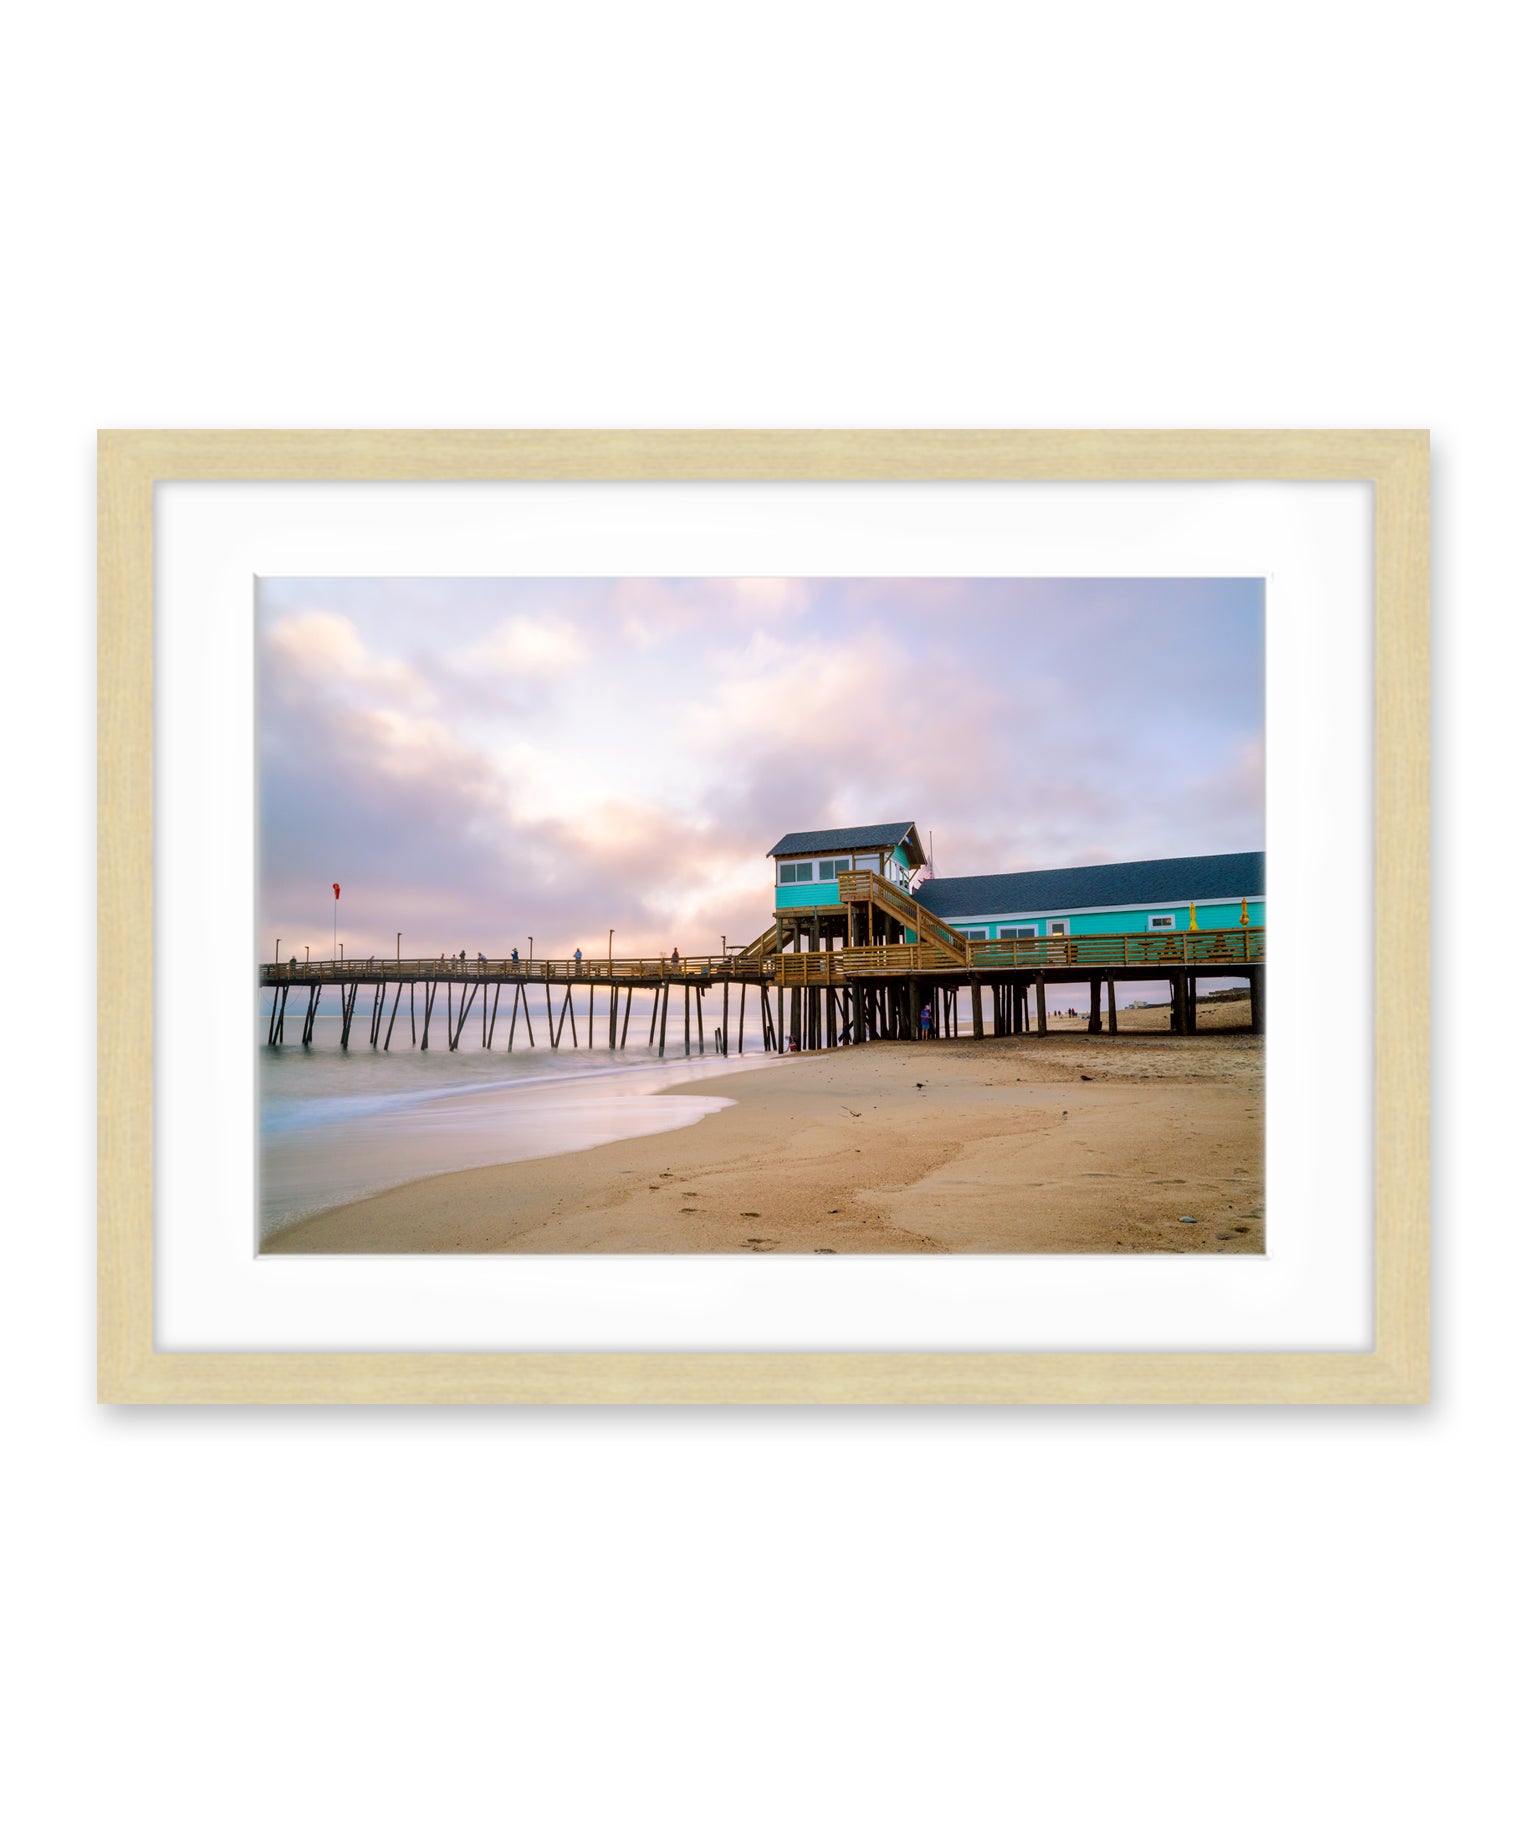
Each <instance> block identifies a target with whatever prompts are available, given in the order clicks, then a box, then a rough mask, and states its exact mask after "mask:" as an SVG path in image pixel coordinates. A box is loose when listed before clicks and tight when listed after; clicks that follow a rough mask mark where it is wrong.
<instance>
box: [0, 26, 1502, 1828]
mask: <svg viewBox="0 0 1538 1846" xmlns="http://www.w3.org/2000/svg"><path fill="white" fill-rule="evenodd" d="M1520 19H1521V14H1520V12H1519V11H1518V10H1516V9H1510V8H1504V7H1502V8H1497V7H1494V6H1491V5H1466V6H1464V7H1462V8H1460V9H1458V10H1457V11H1456V12H1449V11H1448V10H1446V9H1445V8H1430V7H1408V8H1407V7H1404V6H1402V5H1399V6H1377V5H1357V6H1352V7H1342V6H1340V5H1339V4H1338V0H1336V4H1332V5H1325V6H1321V5H1309V4H1294V5H1291V6H1288V7H1270V8H1264V9H1260V8H1242V9H1235V8H1232V7H1230V6H1227V5H1214V6H1207V5H1198V6H1178V7H1173V8H1172V7H1147V6H1142V5H1114V4H1113V5H1107V6H1103V7H1100V8H1096V9H1093V10H1091V11H1086V10H1083V9H1072V8H1060V7H1054V8H1039V7H1029V6H999V5H983V6H971V5H959V6H952V7H949V8H944V9H938V8H933V7H916V6H911V5H892V4H886V5H880V6H864V5H859V6H852V5H851V6H838V5H832V6H830V5H828V4H826V0H824V3H823V4H819V5H796V4H785V3H783V0H782V4H779V5H777V6H774V7H772V8H771V7H762V8H760V7H738V8H722V7H719V6H690V7H684V6H668V5H652V6H645V7H624V6H592V5H590V6H587V7H583V8H580V9H574V8H558V7H529V6H507V5H501V6H489V5H474V4H472V5H467V6H463V7H458V8H454V9H444V10H442V11H440V12H437V13H433V12H430V11H427V10H424V9H421V8H415V7H413V8H404V7H402V8H393V7H385V6H380V5H379V4H377V0H376V3H375V4H373V5H369V6H361V5H330V6H325V5H322V6H317V5H315V4H314V3H313V0H311V4H308V5H304V6H295V5H286V4H275V5H268V6H266V7H263V8H259V9H258V8H208V7H203V6H193V5H191V4H174V3H167V0H143V3H141V4H140V5H137V6H133V7H121V6H119V7H107V6H102V5H96V6H92V5H85V6H80V5H76V6H70V5H59V6H55V7H52V8H42V7H34V8H29V9H26V10H25V12H23V13H20V14H18V15H16V16H14V17H13V18H11V20H10V21H9V23H8V26H7V76H6V80H5V92H6V100H5V106H4V108H3V110H0V136H3V138H4V155H5V160H4V172H5V175H6V193H7V204H6V208H5V239H4V249H5V256H6V263H5V270H6V276H7V280H6V283H5V287H4V290H3V293H0V313H3V314H4V315H5V317H6V320H7V323H8V325H7V330H6V337H5V339H4V342H3V347H0V351H3V354H4V358H3V365H4V394H3V401H4V403H5V406H6V418H5V426H4V441H3V466H4V471H5V473H4V499H3V502H0V504H3V507H4V528H5V536H4V547H5V553H4V555H5V570H4V575H3V577H0V585H3V591H4V596H5V601H6V613H7V616H8V620H7V622H6V650H5V669H6V671H5V685H6V694H7V696H6V699H5V705H4V722H3V724H0V735H3V744H4V750H5V762H4V771H5V776H6V782H5V788H6V791H7V796H8V804H7V828H6V835H7V837H6V854H5V863H6V898H5V903H4V905H3V907H0V909H3V930H4V939H3V954H4V963H3V965H4V966H5V967H6V968H7V969H8V970H12V971H13V973H12V978H11V979H10V980H9V981H8V982H7V988H6V998H7V1017H6V1021H5V1025H6V1052H5V1057H4V1060H3V1063H0V1069H3V1070H4V1071H5V1074H6V1083H7V1086H8V1088H9V1089H10V1090H11V1091H12V1095H11V1097H10V1099H9V1106H8V1108H7V1110H6V1122H7V1128H8V1130H9V1131H10V1132H8V1134H7V1137H6V1139H7V1145H8V1157H7V1167H6V1177H7V1185H6V1195H7V1197H8V1199H9V1200H10V1201H11V1202H12V1203H11V1209H9V1210H7V1211H6V1213H5V1214H4V1216H5V1226H4V1238H5V1246H6V1258H7V1260H6V1264H5V1269H4V1282H5V1287H4V1302H5V1336H4V1339H3V1341H0V1363H3V1365H4V1368H5V1377H4V1393H5V1403H6V1414H7V1426H8V1435H7V1440H6V1444H5V1451H4V1453H5V1468H4V1479H5V1486H6V1488H7V1490H8V1491H7V1494H6V1498H7V1501H8V1506H9V1510H8V1511H7V1513H6V1515H5V1518H4V1521H3V1523H0V1533H3V1540H4V1543H5V1545H6V1547H7V1549H8V1551H9V1553H10V1556H9V1560H8V1562H7V1564H6V1566H5V1572H4V1578H3V1581H4V1585H5V1590H6V1593H7V1600H8V1602H9V1604H10V1614H9V1616H8V1618H7V1623H6V1628H7V1640H6V1655H7V1670H6V1679H7V1681H8V1683H9V1690H10V1692H11V1694H12V1696H13V1698H14V1699H15V1709H14V1713H13V1716H12V1718H11V1719H10V1721H9V1723H8V1726H7V1741H8V1743H9V1744H10V1745H11V1746H12V1749H13V1751H14V1755H13V1758H12V1767H11V1768H10V1770H9V1771H8V1772H7V1775H6V1777H5V1779H4V1781H3V1782H0V1817H3V1818H5V1819H7V1820H9V1821H10V1822H11V1825H10V1828H9V1829H8V1830H9V1832H10V1833H11V1835H12V1837H14V1838H16V1839H18V1840H25V1841H29V1842H30V1841H43V1840H50V1841H51V1840H75V1839H104V1838H109V1837H110V1838H123V1837H137V1836H140V1835H143V1836H145V1837H151V1836H152V1837H154V1838H155V1839H157V1840H160V1841H166V1842H172V1841H178V1842H179V1841H199V1842H203V1841H209V1840H218V1841H221V1842H226V1841H246V1840H262V1841H267V1840H272V1839H284V1840H292V1841H309V1840H317V1841H318V1840H327V1841H334V1840H352V1839H368V1840H371V1841H382V1840H412V1841H418V1840H465V1839H490V1838H500V1837H514V1836H516V1837H519V1838H522V1839H528V1840H562V1841H565V1840H580V1841H587V1840H600V1839H603V1840H607V1839H626V1840H629V1839H634V1838H657V1839H664V1838H666V1839H668V1840H670V1841H671V1840H679V1839H691V1840H692V1839H700V1840H755V1841H756V1840H775V1841H780V1840H785V1839H823V1838H828V1839H832V1838H839V1839H862V1840H863V1839H875V1838H880V1839H883V1840H904V1841H906V1840H915V1841H916V1840H924V1841H935V1840H966V1839H977V1838H994V1837H1002V1836H1006V1835H1007V1836H1009V1837H1022V1836H1023V1837H1031V1838H1035V1839H1040V1840H1044V1841H1048V1840H1049V1841H1066V1840H1072V1841H1102V1840H1103V1841H1117V1842H1121V1841H1126V1840H1132V1839H1136V1840H1139V1841H1144V1842H1147V1841H1165V1840H1170V1841H1174V1840H1179V1841H1181V1842H1185V1843H1189V1842H1193V1841H1202V1842H1204V1841H1224V1842H1229V1841H1233V1840H1244V1841H1246V1842H1268V1841H1288V1842H1293V1841H1296V1840H1299V1839H1308V1840H1312V1841H1331V1842H1333V1841H1348V1840H1350V1841H1357V1840H1367V1839H1384V1838H1390V1837H1392V1838H1396V1839H1398V1838H1402V1839H1409V1840H1416V1841H1419V1840H1426V1841H1444V1840H1448V1839H1468V1840H1480V1839H1500V1838H1508V1837H1513V1836H1514V1834H1515V1833H1516V1832H1517V1831H1519V1830H1520V1827H1519V1822H1518V1806H1517V1804H1518V1800H1519V1797H1522V1796H1525V1794H1526V1789H1525V1787H1524V1786H1522V1785H1521V1784H1519V1779H1518V1778H1519V1768H1520V1762H1521V1758H1522V1756H1523V1754H1524V1753H1525V1752H1526V1750H1527V1748H1528V1746H1529V1745H1530V1737H1531V1730H1530V1722H1529V1713H1528V1711H1527V1710H1526V1709H1525V1702H1526V1695H1527V1692H1528V1688H1529V1685H1530V1671H1529V1662H1530V1659H1531V1652H1532V1642H1533V1633H1532V1614H1533V1606H1532V1597H1531V1589H1530V1584H1531V1570H1530V1557H1529V1555H1528V1552H1529V1548H1530V1541H1531V1525H1530V1521H1528V1520H1527V1519H1526V1518H1525V1512H1524V1509H1525V1502H1526V1493H1527V1489H1528V1484H1529V1478H1530V1473H1531V1453H1532V1447H1531V1444H1532V1424H1531V1418H1530V1416H1529V1414H1528V1410H1529V1406H1530V1403H1531V1399H1532V1385H1531V1379H1532V1358H1531V1345H1530V1336H1529V1329H1530V1325H1531V1318H1532V1303H1533V1283H1534V1259H1533V1210H1532V1202H1531V1198H1530V1189H1529V1188H1528V1187H1527V1186H1526V1185H1525V1184H1522V1183H1520V1182H1519V1181H1518V1180H1516V1179H1515V1178H1514V1177H1512V1176H1511V1173H1510V1150H1512V1149H1513V1148H1516V1147H1518V1146H1520V1145H1522V1142H1523V1139H1524V1138H1525V1137H1526V1135H1527V1134H1528V1118H1529V1110H1528V1108H1527V1106H1526V1103H1527V1100H1528V1095H1530V1089H1529V1091H1528V1095H1519V1094H1518V1092H1517V1090H1516V1087H1515V1083H1516V1077H1517V1071H1518V1067H1519V1063H1520V1062H1521V1054H1520V1052H1519V1051H1518V1050H1517V1049H1516V1048H1515V1047H1514V1044H1513V1041H1514V1040H1515V1039H1517V1038H1518V1036H1519V1034H1520V1032H1521V1027H1520V1024H1519V1023H1516V1022H1517V1021H1518V1020H1519V1017H1520V1016H1519V1015H1518V1014H1516V1013H1514V1012H1512V1011H1511V1010H1509V1009H1511V1008H1512V1007H1513V1004H1514V1003H1515V1002H1516V1001H1517V999H1518V998H1519V993H1520V989H1519V985H1518V983H1520V982H1521V981H1522V980H1523V978H1524V976H1525V970H1524V969H1523V968H1522V967H1521V966H1520V965H1515V964H1514V965H1513V966H1512V968H1511V970H1510V975H1509V977H1508V978H1504V979H1501V980H1499V981H1498V979H1497V971H1496V969H1495V968H1494V967H1493V966H1492V967H1487V968H1485V969H1484V970H1482V971H1479V972H1471V973H1469V974H1467V975H1465V974H1464V973H1463V972H1462V967H1463V966H1465V965H1468V966H1472V964H1471V963H1470V964H1460V971H1459V973H1458V974H1457V975H1456V976H1452V977H1449V978H1447V979H1445V980H1444V982H1443V985H1442V987H1441V990H1440V991H1439V993H1438V996H1437V1000H1436V1019H1435V1023H1436V1027H1437V1044H1436V1081H1437V1093H1438V1104H1439V1111H1440V1113H1439V1128H1438V1157H1439V1158H1438V1168H1437V1198H1438V1231H1437V1317H1436V1318H1437V1383H1436V1402H1435V1404H1434V1405H1433V1406H1432V1407H1431V1408H1429V1409H1425V1410H1408V1411H1382V1412H1377V1413H1373V1412H1345V1411H1318V1412H1303V1411H1297V1412H1289V1411H1273V1412H1269V1413H1222V1412H1216V1411H1195V1410H1193V1411H1185V1412H1141V1413H1140V1412H1135V1411H1117V1410H1106V1411H1098V1412H1089V1413H1084V1412H1067V1411H1048V1412H1043V1411H1031V1410H1019V1411H995V1412H989V1413H978V1412H961V1411H955V1412H938V1411H936V1412H927V1413H907V1412H901V1411H873V1412H863V1413H855V1412H842V1413H828V1412H822V1413H819V1412H811V1411H801V1412H794V1413H784V1412H762V1413H757V1414H752V1413H743V1412H727V1411H717V1412H706V1413H683V1412H673V1413H646V1414H625V1413H621V1412H617V1411H616V1412H604V1413H596V1412H586V1411H564V1412H546V1413H529V1412H515V1411H495V1410H491V1411H486V1410H481V1411H458V1412H453V1411H442V1412H440V1411H426V1410H421V1411H405V1412H382V1411H381V1412H367V1411H363V1412H352V1413H348V1412H343V1411H324V1412H317V1411H294V1412H282V1411H277V1410H246V1411H203V1412H199V1411H182V1412H175V1411H159V1412H156V1411H148V1410H140V1411H133V1412H130V1411H121V1410H116V1411H114V1410H102V1409H98V1408H96V1407H95V1405H94V1403H93V1376H92V1307H93V1301H92V1290H93V1283H92V1211H93V1198H92V1187H93V1173H92V1158H93V1156H92V1128H91V1117H92V1108H93V1104H92V1093H91V1086H92V1079H93V1070H92V1057H93V1052H92V1033H93V1009H92V1002H91V995H90V993H89V990H88V984H86V983H83V982H81V981H80V980H79V979H78V977H77V974H76V970H79V969H83V968H88V967H89V966H90V961H91V955H92V925H93V904H94V895H93V848H92V801H93V766H92V753H93V741H92V726H93V709H92V698H93V660H92V648H93V632H92V631H93V609H92V593H93V542H94V532H93V485H92V483H93V452H92V435H93V431H94V429H95V428H96V426H97V425H113V424H122V425H132V424H169V425H175V424H190V425H195V424H217V425H252V424H271V425H287V424H332V425H348V424H358V425H370V424H373V425H391V424H406V425H409V424H434V425H456V424H480V425H502V424H509V425H516V424H619V425H626V424H679V425H691V424H692V425H712V424H742V425H753V424H779V425H801V424H847V425H863V424H895V425H902V424H947V425H969V424H999V425H1009V424H1025V425H1031V424H1046V425H1055V424H1063V425H1087V426H1097V425H1103V424H1113V425H1170V426H1180V425H1186V424H1211V425H1269V424H1283V425H1336V424H1341V425H1344V424H1412V425H1429V426H1431V428H1432V429H1433V430H1434V432H1435V439H1436V463H1435V465H1436V596H1437V616H1438V655H1437V687H1438V696H1439V707H1438V717H1437V748H1438V786H1437V811H1438V820H1439V852H1440V863H1439V868H1438V869H1439V880H1438V893H1439V895H1438V903H1439V907H1440V915H1441V921H1442V922H1444V923H1445V924H1446V925H1447V926H1448V927H1447V928H1446V930H1445V932H1444V935H1443V938H1442V943H1443V947H1444V950H1445V952H1446V955H1447V965H1448V966H1451V965H1452V963H1453V959H1454V957H1455V955H1459V956H1461V954H1462V952H1463V951H1462V947H1461V938H1457V937H1455V931H1457V930H1458V929H1460V928H1461V926H1462V925H1465V924H1467V923H1468V921H1469V918H1468V916H1467V915H1466V913H1464V912H1462V911H1461V910H1460V908H1459V907H1458V905H1457V903H1456V901H1455V894H1456V893H1457V892H1459V891H1462V892H1465V893H1467V892H1468V891H1470V890H1472V889H1474V888H1476V887H1478V888H1483V889H1490V888H1492V886H1493V887H1498V888H1500V889H1502V890H1505V891H1507V892H1508V893H1509V894H1510V895H1512V897H1513V900H1514V903H1515V900H1516V898H1517V897H1518V896H1519V892H1518V886H1519V883H1520V881H1521V879H1522V876H1523V874H1524V873H1525V872H1526V869H1527V864H1528V862H1529V860H1530V856H1531V854H1530V825H1529V824H1528V823H1527V821H1526V818H1525V816H1524V817H1523V819H1522V821H1521V822H1520V824H1519V822H1518V819H1517V817H1516V815H1514V814H1511V813H1510V811H1509V810H1508V809H1507V808H1506V805H1505V804H1504V803H1503V801H1502V798H1501V797H1502V791H1503V790H1506V789H1510V788H1512V787H1513V783H1512V781H1511V780H1510V779H1509V776H1508V775H1507V774H1505V773H1503V769H1502V762H1501V751H1502V745H1503V739H1505V738H1507V737H1511V738H1518V739H1523V738H1525V737H1526V736H1527V735H1528V733H1529V732H1530V728H1531V727H1530V720H1529V718H1528V714H1527V705H1528V701H1529V692H1528V689H1529V688H1530V687H1531V685H1532V683H1533V677H1534V676H1533V671H1532V668H1533V659H1532V646H1531V628H1532V616H1533V574H1532V564H1531V558H1530V543H1529V533H1530V530H1531V523H1532V513H1531V508H1532V505H1533V493H1532V489H1533V479H1532V474H1533V469H1532V461H1531V454H1532V449H1531V443H1530V440H1529V439H1528V436H1527V429H1526V427H1525V426H1526V425H1527V424H1528V423H1529V422H1530V420H1531V417H1532V413H1533V409H1534V403H1533V398H1534V370H1533V364H1532V343H1531V332H1532V317H1533V292H1532V283H1531V275H1530V271H1529V269H1528V267H1527V256H1528V252H1527V248H1526V246H1527V245H1528V243H1529V242H1530V239H1529V237H1528V234H1527V233H1528V231H1529V228H1530V223H1531V199H1530V182H1531V177H1532V171H1533V155H1534V148H1533V134H1532V127H1531V119H1532V118H1531V111H1530V99H1529V95H1528V75H1529V60H1528V59H1527V58H1526V57H1525V56H1524V55H1522V54H1523V49H1524V48H1523V47H1522V46H1521V45H1519V44H1518V43H1516V42H1514V41H1513V40H1512V39H1511V38H1510V36H1509V33H1510V30H1511V26H1512V22H1514V21H1518V20H1520ZM1321 671H1328V663H1327V662H1323V663H1321ZM45 946H46V947H47V948H48V949H49V950H50V951H52V952H53V956H54V959H53V960H52V962H51V964H50V966H49V968H48V969H47V971H46V973H43V974H39V975H27V976H25V977H23V978H21V979H20V980H18V978H17V977H16V975H15V973H14V971H15V970H16V969H17V967H18V961H17V957H18V956H20V955H21V954H23V953H24V952H25V953H27V954H28V955H29V956H31V955H33V954H34V953H35V951H37V950H38V949H40V948H43V947H45ZM1518 959H1519V960H1520V958H1518ZM1508 1020H1510V1021H1512V1022H1513V1023H1507V1022H1508ZM1523 1806H1524V1807H1526V1806H1527V1804H1526V1802H1525V1800H1524V1801H1523ZM1527 1811H1528V1812H1530V1808H1528V1810H1527Z"/></svg>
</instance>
